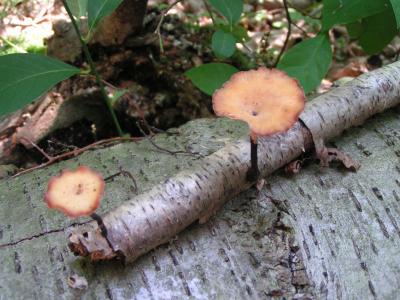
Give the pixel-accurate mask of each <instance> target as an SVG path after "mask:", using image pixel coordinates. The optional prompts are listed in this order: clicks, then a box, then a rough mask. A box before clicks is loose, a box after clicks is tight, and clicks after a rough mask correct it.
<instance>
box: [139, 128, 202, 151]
mask: <svg viewBox="0 0 400 300" xmlns="http://www.w3.org/2000/svg"><path fill="white" fill-rule="evenodd" d="M136 125H137V127H138V128H139V130H140V132H141V133H142V134H143V135H144V137H145V138H146V139H147V140H148V141H149V142H150V144H151V145H153V147H154V148H156V149H157V150H160V151H161V152H165V153H168V154H171V155H176V154H186V155H193V156H199V157H204V155H202V154H200V153H198V152H190V151H186V150H176V151H173V150H168V149H165V148H162V147H160V146H158V145H157V144H156V143H155V142H154V141H153V139H152V137H151V136H149V135H147V134H146V133H145V132H144V130H143V128H142V126H141V125H140V124H139V122H136Z"/></svg>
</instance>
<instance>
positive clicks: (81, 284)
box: [67, 274, 88, 290]
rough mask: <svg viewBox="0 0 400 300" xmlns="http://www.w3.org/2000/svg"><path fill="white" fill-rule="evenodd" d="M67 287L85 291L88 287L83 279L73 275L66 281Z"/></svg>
mask: <svg viewBox="0 0 400 300" xmlns="http://www.w3.org/2000/svg"><path fill="white" fill-rule="evenodd" d="M67 283H68V286H69V287H70V288H73V289H78V290H85V289H87V287H88V282H87V280H86V278H85V277H83V276H79V275H78V274H74V275H71V276H69V277H68V279H67Z"/></svg>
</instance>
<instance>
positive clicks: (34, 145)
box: [20, 137, 53, 161]
mask: <svg viewBox="0 0 400 300" xmlns="http://www.w3.org/2000/svg"><path fill="white" fill-rule="evenodd" d="M20 139H21V140H25V141H27V142H28V143H29V144H31V145H32V146H33V147H34V148H35V149H36V150H38V151H39V152H40V153H41V154H42V155H43V156H44V157H46V159H47V160H48V161H50V160H52V159H53V157H52V156H50V155H48V154H47V153H46V152H45V151H44V150H43V149H42V148H40V147H39V146H38V145H36V144H35V143H34V142H32V141H31V140H29V139H27V138H25V137H21V138H20Z"/></svg>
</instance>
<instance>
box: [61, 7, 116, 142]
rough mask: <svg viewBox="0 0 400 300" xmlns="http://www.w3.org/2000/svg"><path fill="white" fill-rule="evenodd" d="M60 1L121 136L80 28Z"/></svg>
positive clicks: (67, 8) (68, 9)
mask: <svg viewBox="0 0 400 300" xmlns="http://www.w3.org/2000/svg"><path fill="white" fill-rule="evenodd" d="M62 3H63V5H64V7H65V10H66V11H67V13H68V16H69V18H70V19H71V22H72V25H73V27H74V29H75V32H76V34H77V35H78V38H79V41H80V42H81V45H82V48H83V52H84V54H85V57H86V60H87V61H88V63H89V66H90V71H91V73H93V75H94V76H95V77H96V83H97V85H98V86H99V87H100V90H101V93H102V95H103V98H104V101H105V102H106V105H107V108H108V110H109V111H110V114H111V118H112V120H113V122H114V125H115V127H116V129H117V131H118V135H119V136H123V132H122V129H121V126H120V125H119V122H118V119H117V116H116V114H115V112H114V109H113V107H112V105H111V102H110V99H109V97H108V95H107V92H106V89H105V87H104V84H103V82H102V81H101V78H100V74H99V72H98V71H97V69H96V66H95V64H94V62H93V59H92V56H91V55H90V52H89V48H88V46H87V44H86V42H85V41H84V40H83V37H82V34H81V32H80V30H79V28H78V24H77V23H76V21H75V18H74V15H73V14H72V12H71V9H70V8H69V6H68V4H67V2H66V0H62Z"/></svg>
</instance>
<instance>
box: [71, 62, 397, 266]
mask: <svg viewBox="0 0 400 300" xmlns="http://www.w3.org/2000/svg"><path fill="white" fill-rule="evenodd" d="M399 87H400V63H394V64H392V65H389V66H386V67H384V68H381V69H379V70H376V71H373V72H371V73H368V74H364V75H362V76H360V77H359V78H357V79H355V80H353V81H351V82H349V83H347V84H346V85H344V86H342V87H339V88H337V89H334V90H332V91H331V92H329V93H326V94H324V95H322V96H320V97H318V98H316V99H314V100H313V101H312V102H310V103H308V105H307V106H306V109H305V111H304V113H303V114H302V115H301V117H300V118H301V120H302V122H297V123H296V124H295V125H294V126H293V127H292V128H291V129H290V130H289V131H288V132H286V133H284V134H277V135H275V136H273V137H270V138H260V140H259V169H260V171H261V173H262V175H263V176H267V175H269V174H271V173H272V172H273V171H275V170H277V169H278V168H280V167H282V166H284V165H285V164H287V163H289V162H290V161H292V160H293V159H294V158H296V157H297V156H299V155H301V154H302V153H303V152H304V151H306V150H307V149H310V148H311V146H312V144H313V143H312V140H314V142H315V143H316V145H321V141H322V140H326V139H330V138H332V137H334V136H338V135H340V134H341V133H342V132H343V131H344V130H345V129H347V128H350V127H352V126H357V125H360V124H362V123H363V122H364V121H365V120H366V119H367V118H369V117H371V116H372V115H374V114H376V113H379V112H382V111H384V110H385V109H388V108H390V107H394V106H396V105H398V104H399V103H400V97H399V96H400V88H399ZM303 122H304V123H303ZM249 150H250V147H249V143H248V141H245V140H240V141H237V142H236V143H233V144H232V145H229V146H226V147H224V148H223V149H221V150H219V151H217V152H215V153H214V154H212V155H210V156H208V157H206V158H204V159H202V160H201V161H199V162H198V164H197V165H195V166H193V168H191V170H188V171H183V172H181V173H179V174H177V175H176V176H174V177H172V178H169V179H167V180H165V181H164V182H162V183H160V184H159V185H156V186H154V187H153V188H152V189H151V190H149V191H147V192H145V193H143V194H141V195H138V196H136V197H134V198H133V199H131V200H130V201H128V202H127V203H125V204H123V205H122V206H120V207H118V208H116V209H115V210H113V211H111V212H109V213H108V214H106V215H105V216H104V218H103V222H104V224H105V226H106V228H107V230H108V236H107V239H108V240H106V239H105V238H104V237H103V236H102V234H101V231H100V229H99V228H98V226H97V223H95V222H91V223H89V224H88V225H83V226H78V227H76V228H74V229H73V230H72V232H71V235H70V237H69V246H70V248H71V249H72V251H73V252H74V253H75V254H78V255H82V256H87V255H89V256H90V257H91V258H92V259H95V260H97V259H109V258H113V257H120V258H123V259H124V260H126V261H128V262H131V261H134V260H135V259H136V258H137V257H139V256H140V255H142V254H144V253H146V252H148V251H149V250H150V249H153V248H155V247H156V246H158V245H160V244H163V243H165V242H167V241H169V240H170V239H172V238H173V237H174V236H175V235H176V234H178V233H179V232H180V231H181V230H183V229H184V228H185V227H187V226H188V225H190V224H191V223H193V222H194V221H196V220H199V221H200V223H202V222H205V221H207V219H208V218H209V217H210V216H211V215H213V213H214V212H215V211H216V210H218V209H219V208H220V207H221V206H222V205H223V204H224V203H225V202H226V201H227V200H228V199H230V198H232V197H233V196H234V195H236V194H238V193H240V192H241V191H244V190H246V189H248V188H249V187H250V186H251V183H249V182H248V181H246V172H247V170H248V168H249V155H250V154H249ZM317 150H318V149H317ZM109 245H111V247H110V246H109Z"/></svg>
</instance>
